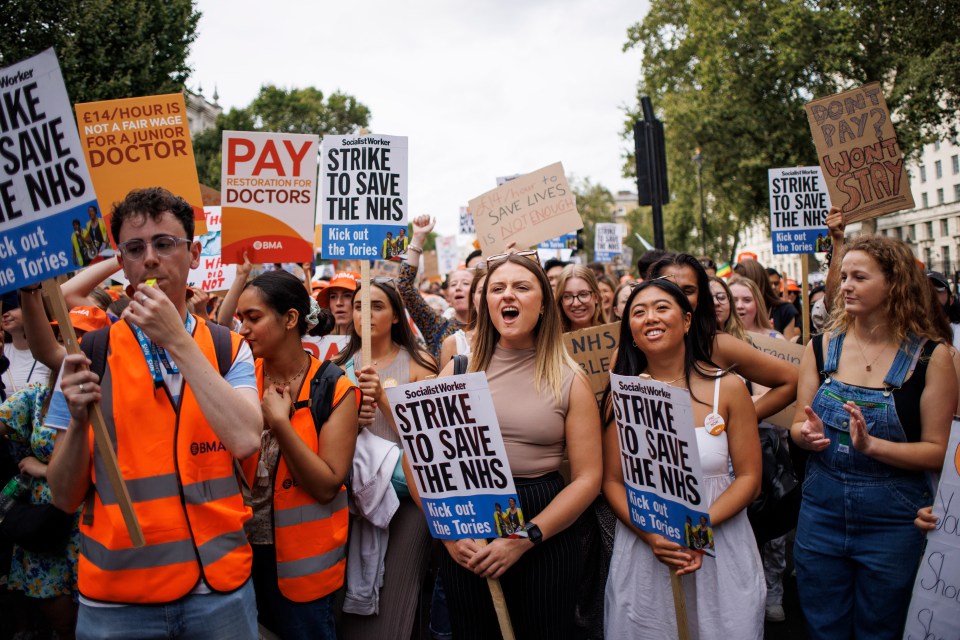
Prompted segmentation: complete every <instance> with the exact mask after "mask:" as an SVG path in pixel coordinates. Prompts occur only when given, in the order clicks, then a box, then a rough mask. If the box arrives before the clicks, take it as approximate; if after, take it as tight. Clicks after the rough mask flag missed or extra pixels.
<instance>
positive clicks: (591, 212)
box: [569, 178, 614, 260]
mask: <svg viewBox="0 0 960 640" xmlns="http://www.w3.org/2000/svg"><path fill="white" fill-rule="evenodd" d="M569 181H570V187H571V188H572V189H573V194H574V196H575V197H576V199H577V211H578V212H580V217H581V218H583V247H584V252H585V253H586V255H588V256H590V260H593V247H594V239H595V238H596V224H597V223H598V222H613V206H614V200H613V194H612V193H610V190H609V189H607V188H606V187H604V186H603V185H601V184H594V183H593V182H591V180H590V178H584V179H582V180H577V179H575V178H571V179H570V180H569Z"/></svg>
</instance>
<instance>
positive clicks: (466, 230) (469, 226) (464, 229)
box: [460, 207, 477, 236]
mask: <svg viewBox="0 0 960 640" xmlns="http://www.w3.org/2000/svg"><path fill="white" fill-rule="evenodd" d="M476 232H477V228H476V227H475V226H474V224H473V216H472V215H470V211H469V210H468V209H467V208H466V207H460V233H462V234H464V235H467V236H472V235H473V234H475V233H476Z"/></svg>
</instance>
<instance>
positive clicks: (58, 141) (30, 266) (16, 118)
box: [0, 49, 97, 292]
mask: <svg viewBox="0 0 960 640" xmlns="http://www.w3.org/2000/svg"><path fill="white" fill-rule="evenodd" d="M72 120H73V114H72V113H71V112H70V99H69V98H68V97H67V89H66V87H65V86H64V84H63V76H62V75H61V73H60V65H59V63H58V62H57V55H56V54H55V53H54V51H53V49H47V50H46V51H44V52H43V53H40V54H38V55H36V56H34V57H32V58H28V59H27V60H23V61H22V62H18V63H17V64H15V65H12V66H9V67H7V68H5V69H3V70H0V151H2V156H3V162H2V163H0V265H2V266H0V292H3V291H13V290H14V289H17V288H19V287H25V286H27V285H29V284H33V283H35V282H40V281H41V280H45V279H47V278H52V277H54V276H58V275H60V274H62V273H67V272H69V271H74V270H76V269H79V268H81V267H83V266H84V265H85V264H86V260H87V258H88V257H90V255H91V254H90V253H89V251H90V250H89V249H88V248H87V247H88V238H89V236H87V235H86V233H85V231H84V227H83V225H84V224H85V223H87V222H88V220H89V218H88V211H89V210H90V208H91V207H92V208H93V210H94V212H96V204H97V200H96V194H95V193H94V190H93V184H92V183H91V182H90V175H89V174H88V173H87V165H86V163H85V162H84V159H83V151H82V148H81V146H80V139H79V136H77V131H76V129H74V127H73V122H72ZM94 219H96V213H94ZM92 255H93V256H95V255H96V252H93V254H92Z"/></svg>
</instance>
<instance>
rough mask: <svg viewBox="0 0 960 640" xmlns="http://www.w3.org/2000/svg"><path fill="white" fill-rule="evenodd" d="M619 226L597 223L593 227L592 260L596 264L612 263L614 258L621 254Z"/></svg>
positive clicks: (612, 223) (611, 223) (621, 244)
mask: <svg viewBox="0 0 960 640" xmlns="http://www.w3.org/2000/svg"><path fill="white" fill-rule="evenodd" d="M620 227H621V225H619V224H616V223H614V222H598V223H597V224H596V225H595V226H594V236H593V259H594V260H595V261H597V262H613V258H614V256H618V255H620V254H621V253H623V243H622V242H621V239H622V237H623V236H622V235H621V231H620Z"/></svg>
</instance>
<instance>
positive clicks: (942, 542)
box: [903, 417, 960, 640]
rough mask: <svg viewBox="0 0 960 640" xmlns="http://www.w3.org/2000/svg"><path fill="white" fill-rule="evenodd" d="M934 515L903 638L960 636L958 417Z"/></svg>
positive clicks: (959, 462) (942, 473) (934, 505)
mask: <svg viewBox="0 0 960 640" xmlns="http://www.w3.org/2000/svg"><path fill="white" fill-rule="evenodd" d="M933 515H934V516H936V517H937V527H936V529H934V530H933V531H930V532H929V533H927V546H926V549H925V550H924V552H923V560H921V562H920V570H919V571H918V572H917V577H916V581H915V582H914V585H913V597H912V598H911V600H910V608H909V609H908V610H907V625H906V627H905V628H904V631H903V640H927V639H928V638H930V639H933V638H937V639H939V638H960V419H958V418H956V417H954V419H953V425H952V426H951V428H950V441H949V443H948V444H947V454H946V457H945V458H944V461H943V471H942V472H941V475H940V486H939V487H938V488H937V496H936V498H934V501H933Z"/></svg>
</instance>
